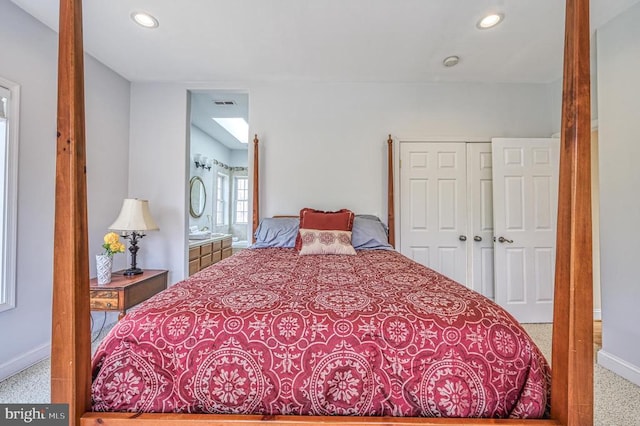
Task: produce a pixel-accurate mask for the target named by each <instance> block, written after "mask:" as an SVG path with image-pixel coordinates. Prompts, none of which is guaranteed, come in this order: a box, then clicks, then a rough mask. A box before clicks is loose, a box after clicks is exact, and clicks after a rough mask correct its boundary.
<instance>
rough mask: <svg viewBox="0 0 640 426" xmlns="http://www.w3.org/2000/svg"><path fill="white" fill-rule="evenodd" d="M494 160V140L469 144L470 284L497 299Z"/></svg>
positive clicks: (470, 286)
mask: <svg viewBox="0 0 640 426" xmlns="http://www.w3.org/2000/svg"><path fill="white" fill-rule="evenodd" d="M492 164H493V160H492V156H491V143H490V142H486V143H468V144H467V192H468V199H469V205H468V207H469V209H468V210H469V214H468V220H469V224H470V226H469V235H468V239H467V241H468V244H467V246H468V251H467V254H468V256H469V259H470V260H469V276H470V280H469V283H468V285H467V286H468V287H469V288H471V289H472V290H475V291H477V292H478V293H481V294H483V295H485V296H487V297H488V298H490V299H494V278H493V276H494V259H493V167H492Z"/></svg>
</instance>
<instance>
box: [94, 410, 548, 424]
mask: <svg viewBox="0 0 640 426" xmlns="http://www.w3.org/2000/svg"><path fill="white" fill-rule="evenodd" d="M133 423H135V425H136V426H165V425H166V426H224V425H238V426H260V425H263V426H303V425H309V426H311V425H335V426H418V425H419V426H442V425H445V426H453V425H456V426H459V425H476V426H488V425H513V426H515V425H523V424H526V425H527V426H560V423H558V422H556V421H554V420H543V419H540V420H537V419H526V420H522V419H521V420H514V419H459V418H450V419H447V418H425V417H358V416H261V415H231V414H229V415H227V414H171V413H167V414H139V413H87V414H86V415H85V416H84V417H83V418H82V426H127V425H131V424H133Z"/></svg>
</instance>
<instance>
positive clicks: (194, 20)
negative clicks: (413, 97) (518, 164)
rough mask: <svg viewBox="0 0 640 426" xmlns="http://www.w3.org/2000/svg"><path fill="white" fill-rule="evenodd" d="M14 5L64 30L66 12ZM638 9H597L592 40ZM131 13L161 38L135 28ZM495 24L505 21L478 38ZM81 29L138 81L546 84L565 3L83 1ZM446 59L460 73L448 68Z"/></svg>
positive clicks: (30, 2)
mask: <svg viewBox="0 0 640 426" xmlns="http://www.w3.org/2000/svg"><path fill="white" fill-rule="evenodd" d="M12 1H13V3H15V4H16V5H18V6H19V7H21V8H22V9H24V10H25V11H26V12H27V13H30V14H31V15H33V16H34V17H35V18H36V19H38V20H40V21H42V22H43V23H44V24H46V25H48V26H49V27H51V28H52V29H54V30H57V26H58V1H54V0H47V1H43V0H12ZM638 1H640V0H592V1H591V27H592V30H593V29H596V28H598V27H599V26H601V25H602V24H604V23H605V22H607V21H608V20H609V19H611V18H612V17H614V16H616V15H617V14H618V13H620V12H621V11H623V10H624V9H626V8H628V7H629V6H631V5H633V4H635V3H637V2H638ZM134 11H146V12H149V13H151V14H152V15H154V16H155V17H156V18H157V19H158V21H159V22H160V26H159V27H158V28H156V29H153V30H150V29H145V28H142V27H140V26H138V25H136V24H134V22H133V21H132V19H131V18H130V15H131V13H132V12H134ZM489 12H500V13H504V15H505V19H504V21H503V22H502V23H501V24H500V25H498V26H497V27H495V28H493V29H489V30H479V29H477V27H476V23H477V22H478V20H479V19H480V18H481V17H482V16H484V15H485V14H487V13H489ZM83 19H84V47H85V50H86V51H87V52H88V53H90V54H91V55H92V56H94V57H95V58H97V59H98V60H100V61H101V62H103V63H104V64H106V65H107V66H109V67H110V68H112V69H113V70H115V71H116V72H118V73H119V74H121V75H122V76H123V77H125V78H126V79H128V80H130V81H166V82H169V81H182V82H213V81H224V82H243V83H246V82H250V81H340V82H414V83H420V82H443V81H475V82H505V83H509V82H512V83H549V82H552V81H556V80H557V79H559V78H560V77H561V74H562V49H563V35H564V2H563V1H560V0H510V1H507V0H304V1H301V0H189V1H175V0H109V1H101V0H85V1H84V4H83ZM449 55H458V56H460V58H461V59H460V63H459V64H458V65H457V66H455V67H451V68H447V67H444V66H443V65H442V61H443V59H444V58H445V57H447V56H449ZM205 104H206V103H205ZM206 114H209V113H206ZM245 114H246V112H245ZM210 117H211V115H209V120H210ZM210 121H212V120H210ZM207 124H208V123H207ZM202 125H203V126H205V124H202ZM203 130H205V131H206V129H203Z"/></svg>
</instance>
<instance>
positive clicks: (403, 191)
mask: <svg viewBox="0 0 640 426" xmlns="http://www.w3.org/2000/svg"><path fill="white" fill-rule="evenodd" d="M400 161H401V163H400V221H401V227H400V229H401V235H400V242H401V247H400V251H401V253H402V254H404V255H405V256H408V257H410V258H411V259H413V260H415V261H417V262H419V263H421V264H423V265H425V266H428V267H430V268H432V269H435V270H436V271H438V272H440V273H442V274H444V275H446V276H448V277H450V278H452V279H454V280H456V281H458V282H460V283H462V284H466V282H467V276H466V275H467V253H466V245H467V243H468V242H467V241H462V240H461V236H462V237H464V238H466V237H467V232H466V231H467V222H466V220H467V205H466V204H467V193H466V184H467V183H466V148H465V144H464V143H451V142H447V143H439V142H416V143H409V142H405V143H401V144H400Z"/></svg>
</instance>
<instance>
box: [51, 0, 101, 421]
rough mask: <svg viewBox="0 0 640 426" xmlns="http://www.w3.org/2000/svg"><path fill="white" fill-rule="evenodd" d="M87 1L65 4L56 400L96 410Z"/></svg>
mask: <svg viewBox="0 0 640 426" xmlns="http://www.w3.org/2000/svg"><path fill="white" fill-rule="evenodd" d="M83 55H84V52H83V47H82V7H81V0H61V1H60V36H59V52H58V132H57V142H56V149H57V152H56V202H55V209H56V214H55V231H54V232H55V233H54V244H55V253H56V254H57V256H56V258H55V261H54V269H53V314H52V315H53V317H52V337H51V402H52V403H68V404H69V425H78V424H80V416H81V415H82V413H84V412H85V411H87V410H88V409H89V408H90V401H91V393H90V357H91V342H90V333H91V330H90V321H89V315H90V313H89V258H88V243H87V195H86V192H87V189H86V176H85V173H86V162H85V129H84V82H83V72H84V66H83Z"/></svg>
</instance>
